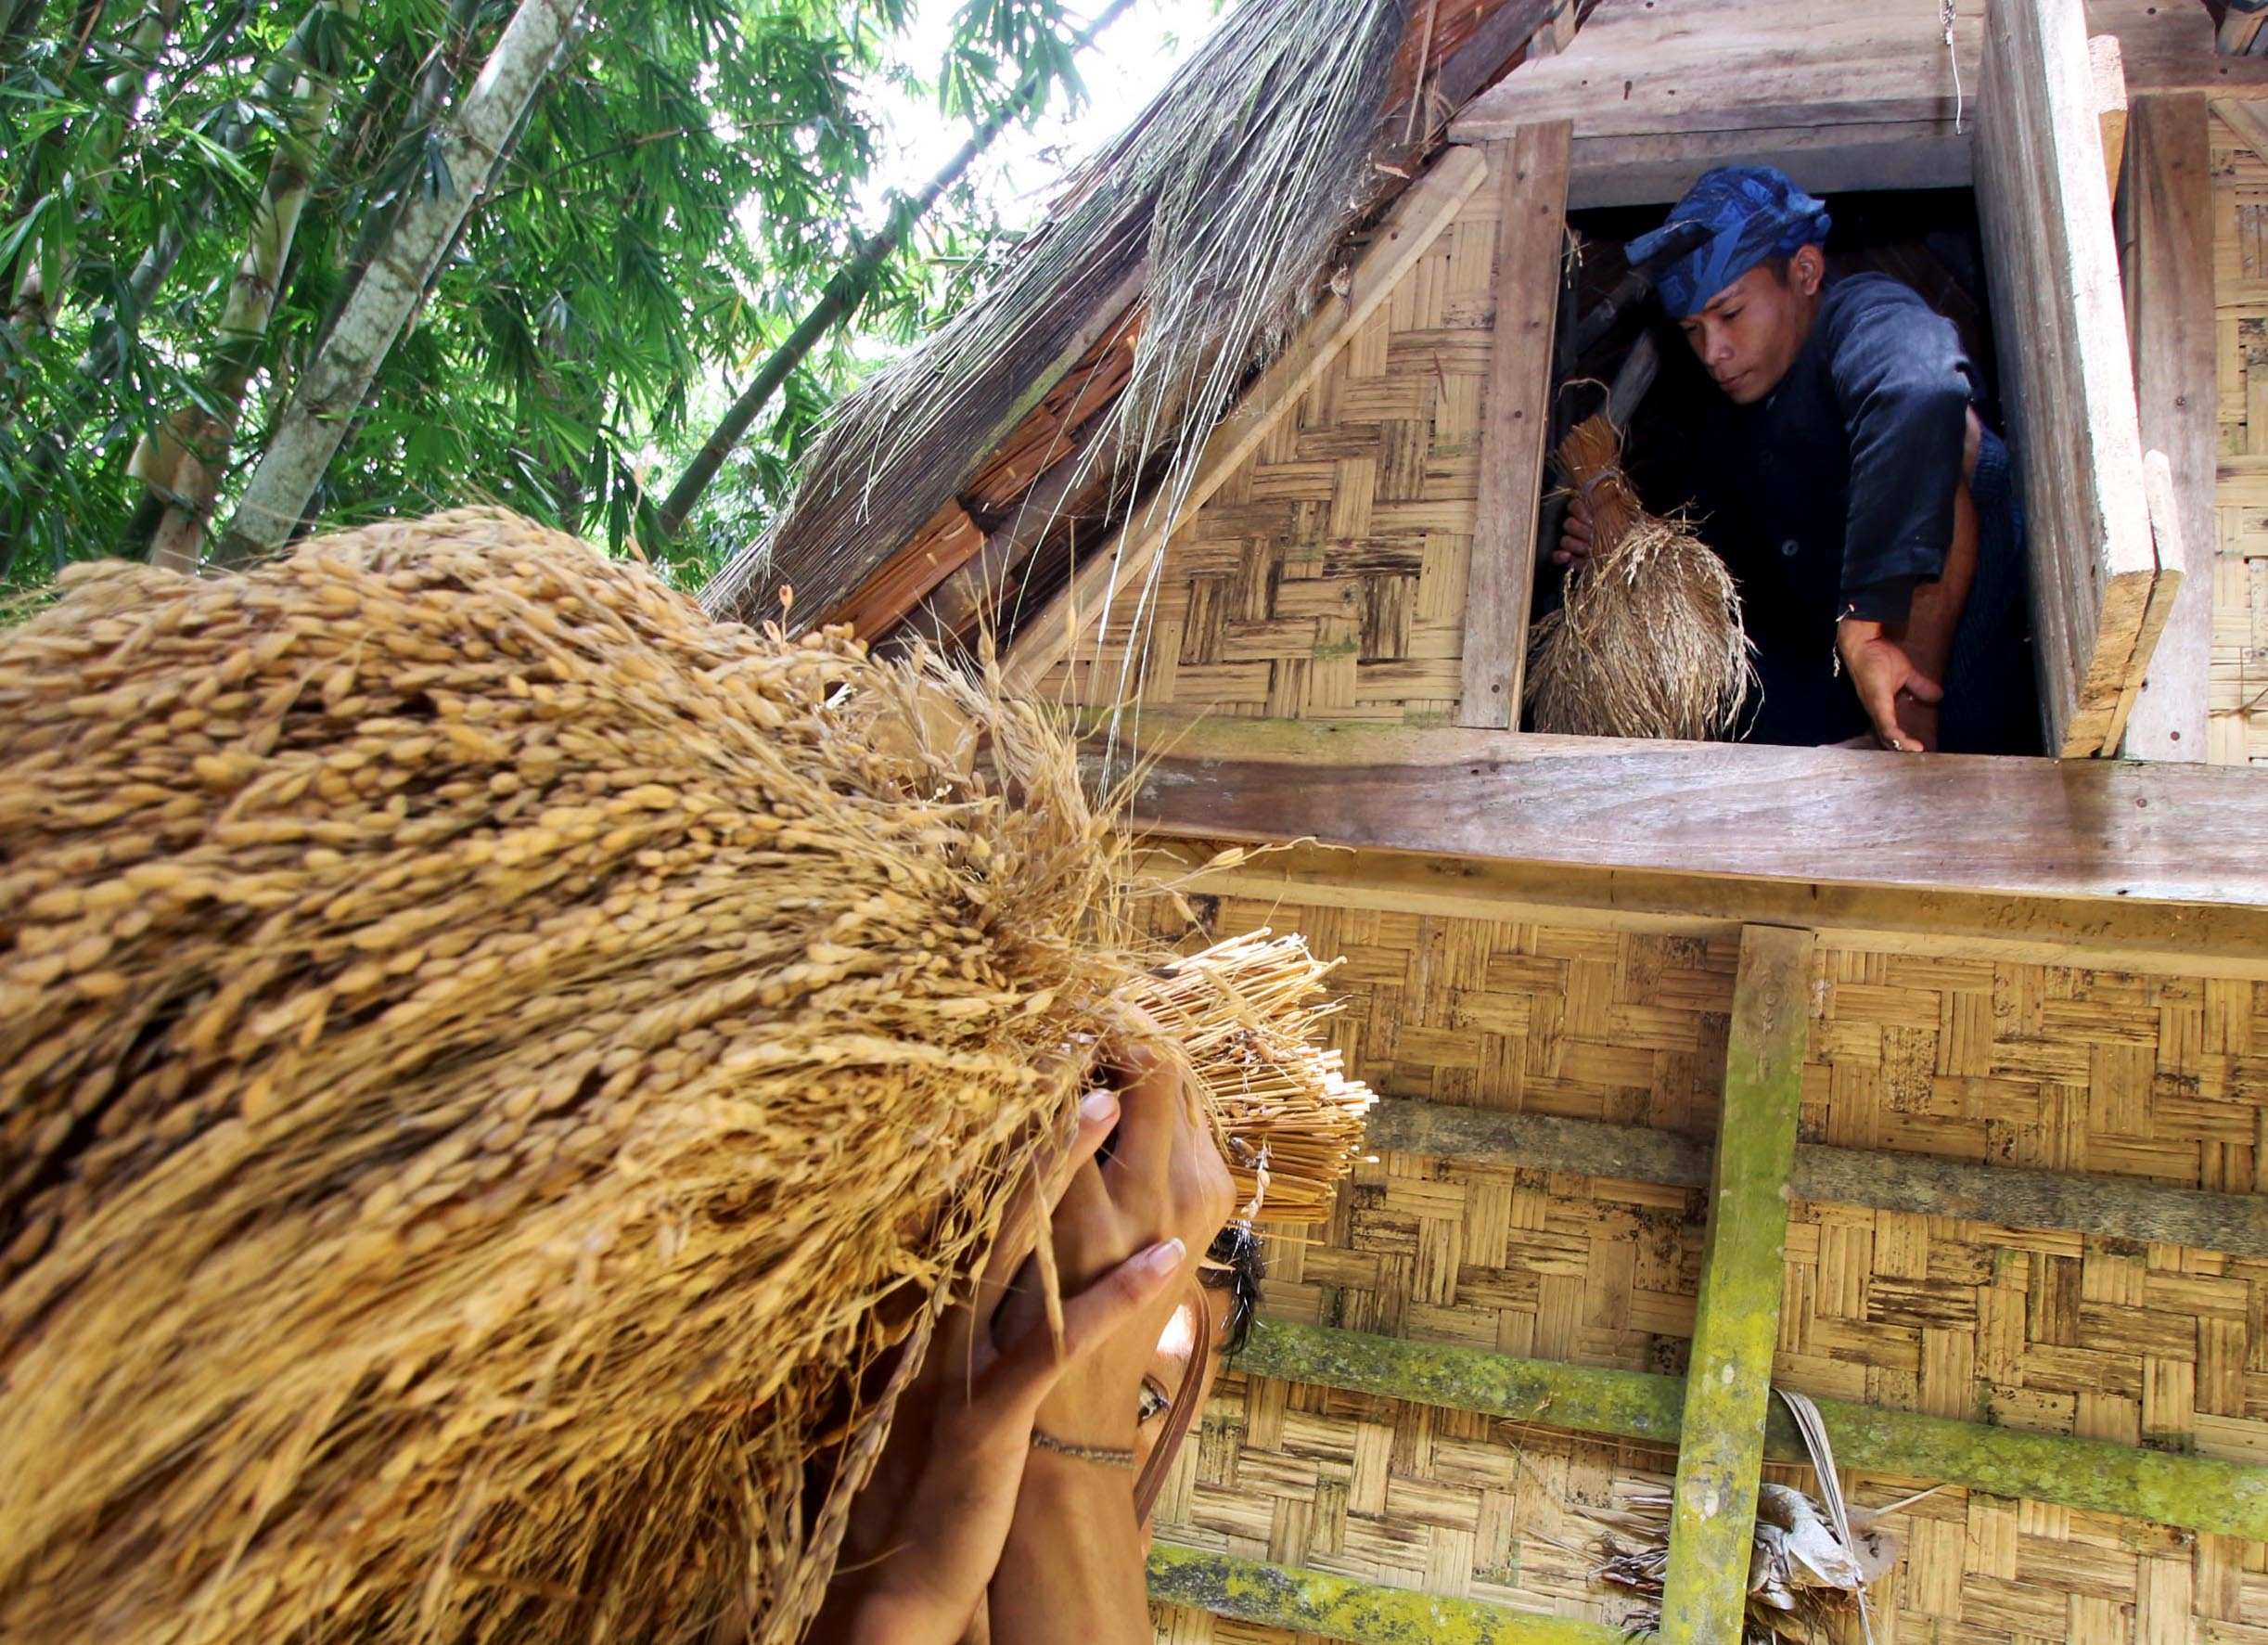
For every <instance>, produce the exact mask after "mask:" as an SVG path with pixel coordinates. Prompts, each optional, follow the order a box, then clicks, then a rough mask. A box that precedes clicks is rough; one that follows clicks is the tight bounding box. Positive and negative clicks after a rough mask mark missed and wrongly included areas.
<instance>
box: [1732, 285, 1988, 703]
mask: <svg viewBox="0 0 2268 1645" xmlns="http://www.w3.org/2000/svg"><path fill="white" fill-rule="evenodd" d="M1975 375H1976V374H1975V369H1974V367H1973V366H1972V365H1971V363H1970V361H1969V359H1968V356H1967V353H1964V352H1963V350H1962V348H1961V342H1960V338H1959V336H1958V334H1957V333H1956V332H1955V330H1954V326H1953V323H1952V322H1951V321H1950V320H1947V319H1946V318H1944V317H1943V316H1942V315H1939V314H1938V313H1937V312H1936V311H1934V310H1933V309H1931V308H1930V307H1929V305H1928V303H1926V302H1923V301H1922V299H1921V298H1920V297H1919V296H1918V295H1917V294H1916V293H1915V292H1914V291H1912V290H1911V289H1908V288H1906V287H1904V286H1903V285H1900V284H1899V283H1898V282H1897V281H1896V280H1893V279H1890V278H1889V277H1888V276H1883V275H1876V274H1860V275H1852V276H1847V277H1845V278H1843V279H1840V280H1838V281H1836V282H1835V283H1834V284H1833V285H1831V286H1829V287H1828V288H1827V289H1826V293H1825V295H1824V296H1823V297H1822V298H1821V300H1820V306H1819V313H1818V315H1817V317H1816V319H1815V320H1814V321H1813V326H1812V333H1811V336H1810V337H1809V338H1808V339H1807V340H1806V341H1805V342H1804V345H1803V348H1802V350H1801V351H1800V353H1798V354H1797V356H1796V359H1795V363H1794V364H1793V365H1792V366H1789V367H1788V370H1787V376H1786V377H1785V378H1783V379H1781V380H1780V382H1779V384H1778V386H1777V387H1775V389H1774V390H1773V391H1772V392H1771V393H1770V394H1768V395H1766V396H1765V397H1764V398H1763V399H1762V400H1761V401H1758V402H1757V403H1756V404H1754V405H1731V404H1730V403H1728V402H1726V401H1724V400H1723V399H1721V398H1720V399H1718V400H1717V401H1716V403H1715V404H1714V405H1712V406H1711V408H1710V410H1709V412H1708V414H1707V415H1705V416H1704V417H1703V418H1701V428H1700V431H1699V438H1698V441H1697V450H1696V453H1695V455H1696V456H1698V458H1699V461H1698V463H1697V464H1696V465H1695V469H1694V474H1693V481H1694V487H1693V489H1694V500H1695V504H1696V510H1697V512H1698V514H1699V515H1700V516H1701V517H1702V520H1701V534H1702V537H1703V538H1704V540H1706V541H1707V542H1708V543H1709V545H1710V546H1711V547H1712V548H1714V549H1715V550H1716V551H1717V553H1718V554H1719V555H1721V556H1722V557H1723V559H1724V561H1725V563H1726V565H1727V566H1729V567H1730V568H1731V570H1732V572H1733V575H1734V577H1735V579H1736V581H1737V582H1738V583H1739V585H1740V595H1741V604H1742V609H1743V610H1744V613H1745V615H1746V618H1747V623H1748V628H1749V637H1750V638H1751V639H1753V640H1754V641H1755V642H1756V646H1757V649H1758V653H1759V656H1758V669H1759V672H1760V674H1761V675H1762V678H1763V687H1764V691H1763V698H1762V702H1761V704H1759V706H1758V707H1757V709H1756V711H1755V717H1754V720H1753V722H1752V723H1751V724H1750V725H1749V727H1748V729H1747V731H1746V733H1745V735H1746V736H1747V738H1748V739H1749V740H1751V741H1757V742H1787V743H1822V742H1835V741H1840V740H1842V739H1845V738H1849V737H1853V736H1857V735H1859V734H1860V733H1862V732H1864V730H1866V728H1867V719H1866V715H1865V713H1864V711H1863V710H1862V709H1861V708H1860V707H1859V705H1858V700H1857V697H1856V695H1855V694H1854V693H1853V692H1852V689H1851V685H1850V682H1849V681H1847V680H1844V679H1840V678H1839V677H1837V675H1836V670H1835V623H1836V621H1837V619H1839V617H1842V616H1844V615H1855V616H1860V617H1865V618H1869V619H1872V620H1874V621H1876V622H1882V623H1902V622H1903V621H1904V620H1905V617H1906V614H1907V610H1908V607H1909V605H1910V603H1911V601H1912V598H1913V590H1914V585H1915V584H1916V582H1917V581H1923V580H1928V579H1932V578H1935V577H1937V576H1938V575H1939V574H1940V573H1941V572H1943V570H1944V568H1945V555H1946V552H1947V550H1948V548H1949V547H1950V546H1951V545H1952V541H1953V510H1954V494H1955V492H1956V491H1957V489H1958V487H1959V485H1960V480H1961V451H1962V443H1963V438H1964V436H1965V434H1966V432H1967V408H1968V405H1969V402H1970V400H1971V398H1972V397H1973V394H1974V392H1975Z"/></svg>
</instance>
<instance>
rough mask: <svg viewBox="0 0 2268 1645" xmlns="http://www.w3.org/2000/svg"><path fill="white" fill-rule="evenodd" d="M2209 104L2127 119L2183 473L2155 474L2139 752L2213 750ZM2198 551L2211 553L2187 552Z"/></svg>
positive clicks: (2196, 102)
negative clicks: (2154, 587) (2152, 583)
mask: <svg viewBox="0 0 2268 1645" xmlns="http://www.w3.org/2000/svg"><path fill="white" fill-rule="evenodd" d="M2209 126H2210V113H2209V111H2208V109H2207V104H2206V98H2205V96H2204V95H2203V94H2202V93H2199V92H2177V93H2164V92H2159V93H2153V94H2151V95H2150V96H2144V97H2137V98H2136V99H2135V100H2134V108H2133V114H2132V117H2131V121H2130V123H2129V125H2128V128H2127V143H2128V153H2127V168H2126V187H2125V190H2124V191H2123V192H2122V193H2121V195H2120V197H2119V251H2120V262H2121V268H2122V269H2123V272H2124V276H2125V288H2126V311H2127V330H2128V333H2129V335H2130V337H2131V340H2132V346H2133V365H2134V392H2135V398H2136V403H2137V405H2138V407H2139V420H2140V425H2141V433H2142V443H2143V445H2144V446H2145V447H2146V448H2148V449H2152V450H2156V451H2161V452H2163V453H2165V454H2166V457H2167V459H2168V462H2169V463H2170V465H2171V470H2172V471H2171V473H2170V474H2168V475H2166V476H2165V477H2163V480H2162V481H2153V480H2151V479H2150V478H2149V477H2147V476H2146V478H2145V484H2146V487H2147V491H2146V495H2149V496H2151V497H2152V498H2154V499H2159V506H2158V507H2157V508H2154V509H2153V511H2152V519H2153V525H2154V527H2155V528H2156V530H2157V534H2158V543H2159V553H2158V559H2159V576H2160V580H2161V582H2163V581H2168V580H2171V579H2172V578H2173V577H2174V576H2175V575H2176V573H2177V572H2178V575H2179V581H2178V582H2177V583H2175V584H2174V585H2173V586H2172V589H2171V590H2169V591H2166V592H2167V594H2168V595H2169V596H2170V598H2159V599H2158V600H2155V601H2153V607H2154V610H2153V611H2152V613H2151V615H2152V616H2153V617H2154V618H2156V620H2157V621H2158V622H2159V623H2160V624H2161V625H2162V628H2163V632H2162V633H2161V634H2160V635H2159V637H2158V640H2157V644H2156V647H2155V649H2154V650H2146V652H2145V655H2146V656H2147V657H2148V661H2149V666H2148V669H2147V671H2146V674H2143V675H2137V676H2136V684H2137V687H2138V695H2137V697H2136V698H2135V700H2134V706H2133V714H2132V716H2131V717H2130V719H2129V720H2128V723H2127V726H2126V736H2125V743H2124V747H2123V749H2122V751H2121V752H2124V753H2125V754H2126V755H2127V756H2128V757H2129V758H2130V759H2143V760H2202V759H2204V758H2205V757H2206V732H2205V726H2206V711H2207V705H2208V701H2209V699H2210V677H2211V671H2212V649H2213V648H2212V638H2213V635H2212V631H2213V579H2212V565H2211V560H2210V554H2211V549H2212V544H2213V542H2214V540H2215V539H2216V537H2217V536H2218V535H2219V532H2218V529H2217V528H2218V521H2217V519H2216V515H2215V510H2214V497H2213V486H2214V465H2215V462H2216V460H2217V458H2218V456H2219V439H2220V430H2219V427H2218V425H2217V419H2216V416H2215V412H2214V398H2213V384H2214V381H2215V374H2216V371H2217V369H2218V362H2217V360H2216V358H2215V353H2214V349H2215V342H2216V328H2215V315H2214V308H2213V302H2214V293H2213V179H2212V155H2211V152H2210V141H2209ZM2191 553H2195V554H2197V555H2198V556H2199V557H2201V558H2200V560H2199V562H2198V563H2197V564H2195V565H2191V564H2188V563H2185V555H2188V554H2191Z"/></svg>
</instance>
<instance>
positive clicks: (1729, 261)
mask: <svg viewBox="0 0 2268 1645" xmlns="http://www.w3.org/2000/svg"><path fill="white" fill-rule="evenodd" d="M1688 224H1693V225H1699V226H1700V228H1701V230H1702V231H1704V232H1705V238H1702V239H1701V240H1700V241H1699V243H1698V246H1692V247H1691V249H1689V250H1686V251H1683V253H1682V254H1675V255H1667V256H1665V252H1667V251H1672V249H1673V247H1674V245H1675V243H1676V239H1677V238H1682V239H1684V240H1685V241H1686V242H1687V243H1688V244H1690V241H1691V237H1692V234H1693V232H1694V231H1693V230H1691V229H1685V228H1683V225H1688ZM1828 226H1829V219H1828V215H1827V212H1826V207H1825V206H1823V205H1822V204H1821V203H1820V202H1819V201H1818V200H1816V199H1813V198H1812V197H1811V196H1810V195H1808V194H1806V193H1804V192H1803V191H1802V190H1801V189H1800V188H1798V187H1797V186H1795V185H1794V184H1793V183H1792V182H1790V181H1789V180H1788V178H1787V175H1786V174H1785V173H1781V172H1779V171H1777V170H1776V169H1775V168H1773V167H1770V166H1723V167H1720V168H1718V169H1717V170H1715V171H1711V172H1710V173H1706V174H1705V175H1704V176H1703V177H1702V178H1701V179H1700V181H1699V182H1698V183H1696V184H1695V185H1694V186H1693V188H1692V189H1691V190H1690V191H1689V192H1688V193H1687V194H1686V195H1685V199H1681V200H1680V201H1678V203H1677V205H1676V207H1675V208H1674V209H1673V210H1672V212H1671V213H1670V217H1669V220H1668V222H1667V223H1666V224H1665V225H1663V227H1662V228H1661V229H1659V230H1657V231H1656V232H1655V233H1653V234H1649V235H1646V236H1643V237H1641V238H1638V239H1636V240H1634V241H1632V242H1631V243H1630V245H1629V247H1628V248H1627V250H1628V253H1629V256H1630V261H1631V263H1632V264H1633V266H1634V267H1645V266H1647V264H1648V263H1656V262H1659V263H1660V264H1661V266H1659V267H1657V268H1655V269H1654V270H1653V274H1654V281H1655V287H1656V289H1657V290H1658V291H1659V295H1660V297H1661V302H1662V306H1663V308H1664V309H1665V310H1666V311H1667V312H1668V314H1669V315H1670V317H1671V318H1672V319H1673V320H1675V321H1676V322H1677V324H1678V327H1679V328H1680V329H1681V330H1682V331H1683V333H1684V335H1685V341H1687V343H1688V344H1689V345H1690V346H1691V347H1692V350H1693V353H1694V357H1695V358H1696V359H1697V360H1698V362H1699V364H1700V366H1701V368H1702V369H1703V370H1704V371H1705V372H1706V373H1707V374H1708V376H1709V379H1710V380H1711V383H1713V384H1714V386H1715V389H1716V390H1717V391H1718V394H1716V395H1711V397H1710V398H1711V405H1710V406H1709V408H1708V410H1707V411H1706V412H1705V413H1704V414H1703V415H1702V416H1701V417H1700V418H1699V419H1698V427H1696V428H1695V429H1694V430H1693V431H1692V440H1691V451H1690V455H1691V458H1692V474H1691V480H1692V489H1691V495H1692V500H1693V504H1694V508H1695V511H1696V513H1697V514H1698V516H1699V517H1700V520H1701V533H1702V535H1703V537H1704V539H1705V540H1706V541H1707V542H1708V543H1709V544H1710V546H1711V547H1712V548H1714V549H1715V550H1716V552H1717V553H1718V554H1719V555H1720V556H1721V557H1722V558H1723V559H1724V561H1725V563H1726V564H1727V565H1728V566H1729V567H1730V569H1731V571H1732V572H1733V575H1734V577H1735V579H1736V581H1737V582H1738V584H1739V585H1740V594H1741V601H1742V606H1743V610H1744V611H1745V614H1746V618H1747V623H1748V629H1749V638H1750V639H1751V640H1753V641H1754V642H1755V644H1756V647H1757V668H1758V673H1759V675H1761V676H1762V684H1763V693H1762V700H1761V702H1760V703H1759V704H1758V705H1757V707H1756V709H1755V711H1754V713H1753V715H1752V717H1751V719H1750V720H1749V723H1748V725H1747V726H1745V727H1744V729H1743V732H1742V735H1743V736H1744V738H1745V739H1747V740H1750V741H1755V742H1774V743H1804V744H1822V743H1841V742H1853V741H1878V742H1879V743H1880V744H1881V745H1882V746H1884V747H1888V748H1894V749H1906V750H1925V749H1931V750H1933V749H1944V750H1947V751H1949V752H1980V753H1981V752H2021V751H2024V750H2028V749H2029V750H2033V751H2035V752H2036V748H2037V738H2038V731H2037V725H2038V716H2037V712H2036V708H2035V706H2034V704H2035V697H2034V688H2033V684H2032V672H2031V657H2030V653H2029V648H2028V646H2027V643H2026V640H2025V637H2024V624H2025V610H2026V605H2027V599H2026V594H2025V584H2024V563H2023V547H2022V522H2021V519H2020V516H2019V514H2018V508H2017V505H2016V498H2015V495H2014V490H2013V486H2012V483H2011V476H2010V471H2009V460H2008V451H2007V447H2006V446H2005V444H2004V443H2002V442H2001V440H2000V438H1999V436H1998V435H1996V434H1994V433H1993V431H1991V430H1989V429H1987V428H1986V427H1985V426H1984V425H1983V423H1982V421H1981V420H1980V418H1979V417H1978V416H1977V413H1976V411H1975V409H1974V407H1973V405H1972V401H1973V400H1974V398H1975V395H1976V387H1977V385H1976V373H1975V368H1974V366H1973V365H1972V364H1971V362H1970V360H1969V358H1968V356H1967V354H1966V353H1964V352H1963V350H1962V347H1961V343H1960V340H1959V337H1958V335H1957V333H1956V331H1955V329H1954V326H1953V323H1952V322H1951V321H1949V320H1947V319H1945V318H1943V317H1942V316H1941V315H1938V314H1936V313H1935V312H1934V311H1932V310H1931V309H1930V308H1929V306H1928V304H1927V303H1926V302H1923V301H1922V299H1921V298H1920V297H1919V296H1918V295H1917V294H1916V293H1915V292H1914V291H1913V290H1911V289H1908V288H1906V287H1905V286H1903V285H1901V284H1899V283H1898V282H1897V281H1896V280H1893V279H1890V278H1889V277H1888V276H1883V275H1877V274H1857V275H1851V276H1846V277H1844V278H1841V279H1839V280H1835V281H1833V282H1829V281H1828V279H1827V277H1826V253H1825V243H1826V237H1827V229H1828ZM1673 236H1674V237H1676V238H1672V237H1673ZM1665 242H1666V243H1665ZM1589 547H1590V533H1589V520H1588V518H1587V516H1586V515H1585V514H1584V512H1583V510H1582V507H1581V501H1580V499H1578V500H1577V504H1576V506H1575V507H1574V508H1571V509H1570V514H1569V523H1568V528H1567V532H1566V534H1565V536H1564V537H1563V538H1562V540H1561V543H1560V546H1559V549H1558V551H1557V553H1556V554H1555V556H1554V559H1556V560H1557V561H1558V562H1559V563H1561V564H1568V563H1571V562H1572V561H1574V560H1576V559H1581V558H1582V556H1583V555H1585V554H1587V553H1588V552H1589Z"/></svg>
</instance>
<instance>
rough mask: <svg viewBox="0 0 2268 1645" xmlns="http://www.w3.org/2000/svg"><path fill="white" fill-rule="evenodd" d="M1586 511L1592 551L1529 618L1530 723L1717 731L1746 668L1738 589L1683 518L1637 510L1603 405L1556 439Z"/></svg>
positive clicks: (1609, 731) (1576, 731) (1646, 732)
mask: <svg viewBox="0 0 2268 1645" xmlns="http://www.w3.org/2000/svg"><path fill="white" fill-rule="evenodd" d="M1557 455H1558V462H1559V468H1560V471H1561V473H1562V474H1563V475H1564V477H1565V479H1566V481H1567V483H1568V485H1569V486H1570V488H1571V489H1572V490H1573V491H1574V493H1575V494H1576V495H1577V496H1579V497H1581V498H1582V500H1583V501H1584V503H1585V504H1586V505H1587V507H1588V508H1589V510H1590V515H1591V555H1590V558H1589V559H1587V560H1586V561H1585V562H1584V563H1583V564H1582V565H1580V566H1578V567H1576V568H1575V569H1574V570H1573V571H1571V572H1569V573H1568V578H1567V590H1566V600H1565V603H1564V604H1563V605H1562V606H1561V607H1560V609H1559V610H1557V611H1554V612H1552V613H1551V614H1550V615H1548V616H1546V617H1545V618H1544V620H1543V621H1542V622H1540V623H1537V624H1536V631H1535V637H1534V640H1533V643H1532V645H1531V649H1530V652H1529V659H1528V691H1527V696H1528V703H1529V706H1530V708H1531V710H1532V711H1533V714H1534V720H1535V728H1536V729H1537V730H1539V731H1560V732H1566V733H1569V734H1570V735H1573V736H1579V737H1654V738H1680V739H1688V740H1695V741H1698V740H1705V739H1711V738H1719V737H1723V736H1725V735H1727V734H1728V733H1729V732H1730V731H1731V730H1732V728H1733V726H1734V724H1735V723H1736V720H1737V719H1738V718H1739V714H1740V709H1741V705H1742V704H1743V703H1745V702H1746V701H1747V700H1748V696H1749V687H1750V685H1751V683H1752V682H1753V680H1754V678H1755V670H1754V667H1753V666H1752V664H1751V663H1750V662H1749V650H1750V648H1749V639H1748V635H1747V633H1746V631H1745V630H1744V629H1743V628H1742V626H1741V621H1740V593H1739V590H1738V589H1736V587H1735V586H1734V585H1733V579H1732V576H1731V574H1730V573H1729V572H1726V571H1725V569H1724V562H1723V560H1721V559H1718V558H1717V557H1716V555H1714V554H1713V553H1711V551H1710V549H1709V546H1708V545H1707V544H1705V543H1703V542H1702V541H1701V539H1700V538H1699V536H1698V535H1697V534H1696V533H1695V532H1694V529H1693V526H1692V523H1691V522H1690V521H1688V520H1684V519H1675V520H1663V519H1661V518H1659V516H1657V515H1652V514H1648V513H1647V512H1646V510H1645V508H1642V507H1641V506H1640V504H1639V502H1638V495H1637V493H1636V492H1635V491H1634V490H1632V489H1631V484H1630V481H1629V479H1628V477H1626V476H1625V475H1624V474H1623V472H1622V469H1621V455H1622V445H1621V438H1620V436H1618V435H1617V434H1616V432H1615V429H1614V424H1613V423H1612V422H1610V421H1609V420H1608V418H1606V417H1605V416H1604V415H1601V416H1597V417H1594V418H1589V419H1587V420H1586V421H1583V422H1581V423H1578V424H1577V425H1576V426H1575V427H1574V428H1573V429H1572V430H1570V431H1569V433H1568V436H1567V438H1566V439H1564V440H1562V441H1561V442H1560V443H1559V450H1558V454H1557Z"/></svg>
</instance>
